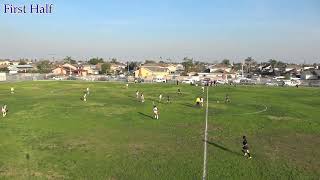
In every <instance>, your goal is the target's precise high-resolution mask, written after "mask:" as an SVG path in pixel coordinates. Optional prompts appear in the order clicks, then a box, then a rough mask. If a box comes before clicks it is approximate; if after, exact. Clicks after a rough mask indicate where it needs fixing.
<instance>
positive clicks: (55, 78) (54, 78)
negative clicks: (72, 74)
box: [52, 77, 63, 80]
mask: <svg viewBox="0 0 320 180" xmlns="http://www.w3.org/2000/svg"><path fill="white" fill-rule="evenodd" d="M52 80H63V78H62V77H53V78H52Z"/></svg>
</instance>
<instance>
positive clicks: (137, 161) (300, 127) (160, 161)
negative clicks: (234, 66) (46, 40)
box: [0, 81, 320, 180]
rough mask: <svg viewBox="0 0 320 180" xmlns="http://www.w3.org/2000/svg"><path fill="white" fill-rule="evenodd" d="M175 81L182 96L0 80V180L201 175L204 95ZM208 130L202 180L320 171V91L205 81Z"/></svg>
mask: <svg viewBox="0 0 320 180" xmlns="http://www.w3.org/2000/svg"><path fill="white" fill-rule="evenodd" d="M10 87H15V94H13V95H11V94H10ZM87 87H90V91H91V92H90V95H89V97H88V101H87V102H83V101H81V100H80V97H81V96H82V94H83V91H84V90H85V89H86V88H87ZM180 88H181V90H182V92H183V94H182V95H178V94H177V93H176V92H177V86H176V85H167V84H165V85H164V84H157V85H155V84H130V87H129V89H126V88H125V86H124V84H113V83H102V82H101V83H81V82H71V81H70V82H58V81H57V82H46V81H43V82H21V83H14V84H13V83H1V84H0V103H1V104H4V103H6V104H7V105H8V109H9V112H8V116H7V117H5V118H2V117H1V118H0V179H28V178H30V179H92V180H93V179H110V180H117V179H130V180H133V179H137V180H140V179H149V180H151V179H164V180H169V179H201V177H202V168H203V167H202V166H203V134H204V132H203V130H204V123H205V121H204V119H205V109H200V108H196V107H194V102H195V98H196V97H197V96H201V95H202V92H201V88H200V87H193V86H189V85H182V86H180ZM136 90H140V91H143V92H144V94H145V97H146V102H145V103H144V104H142V103H140V102H138V101H137V100H136V98H135V91H136ZM160 93H163V95H164V97H166V95H167V94H169V95H170V96H171V99H172V103H171V104H166V103H157V104H158V107H159V110H160V120H154V119H152V118H151V116H152V101H156V100H157V97H158V96H159V94H160ZM226 93H228V94H229V96H230V97H231V103H230V104H225V103H223V100H224V96H225V94H226ZM164 99H165V98H164ZM217 101H219V103H217ZM208 133H209V136H208V139H209V142H208V179H319V177H320V151H319V149H320V89H316V88H280V87H274V88H270V87H245V86H243V87H229V86H221V87H214V88H210V89H209V131H208ZM242 135H246V136H247V137H248V141H249V145H250V147H251V151H252V154H253V159H251V160H248V159H246V158H244V157H243V156H242V153H241V143H242V139H241V138H242ZM27 154H28V155H29V159H28V158H26V156H27Z"/></svg>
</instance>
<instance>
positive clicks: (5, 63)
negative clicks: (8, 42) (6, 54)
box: [0, 60, 10, 67]
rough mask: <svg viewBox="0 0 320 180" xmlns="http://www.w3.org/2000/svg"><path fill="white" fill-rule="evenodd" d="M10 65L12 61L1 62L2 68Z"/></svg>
mask: <svg viewBox="0 0 320 180" xmlns="http://www.w3.org/2000/svg"><path fill="white" fill-rule="evenodd" d="M9 65H10V61H8V60H3V61H0V66H6V67H7V66H9Z"/></svg>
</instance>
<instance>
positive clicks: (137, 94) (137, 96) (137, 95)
mask: <svg viewBox="0 0 320 180" xmlns="http://www.w3.org/2000/svg"><path fill="white" fill-rule="evenodd" d="M136 98H137V99H139V91H138V90H137V91H136Z"/></svg>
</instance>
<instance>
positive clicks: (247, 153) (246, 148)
mask: <svg viewBox="0 0 320 180" xmlns="http://www.w3.org/2000/svg"><path fill="white" fill-rule="evenodd" d="M242 139H243V141H242V152H243V153H244V156H248V158H249V159H251V158H252V156H251V155H250V151H249V145H248V141H247V138H246V136H242Z"/></svg>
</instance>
